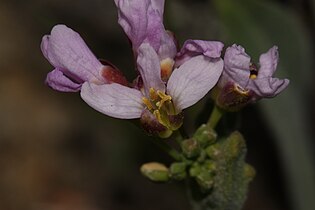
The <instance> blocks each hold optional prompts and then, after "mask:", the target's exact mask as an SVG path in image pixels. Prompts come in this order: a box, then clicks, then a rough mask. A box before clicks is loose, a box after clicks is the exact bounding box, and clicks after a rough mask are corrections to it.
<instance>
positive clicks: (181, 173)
mask: <svg viewBox="0 0 315 210" xmlns="http://www.w3.org/2000/svg"><path fill="white" fill-rule="evenodd" d="M186 166H187V165H186V164H185V163H182V162H178V163H173V164H172V165H171V166H170V174H171V177H172V178H173V179H175V180H183V179H185V178H186V176H187V172H186Z"/></svg>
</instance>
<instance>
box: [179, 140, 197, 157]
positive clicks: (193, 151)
mask: <svg viewBox="0 0 315 210" xmlns="http://www.w3.org/2000/svg"><path fill="white" fill-rule="evenodd" d="M181 148H182V151H183V154H184V155H185V156H186V157H187V158H193V157H196V156H198V155H199V153H200V146H199V143H198V141H196V140H195V139H194V138H191V139H186V140H184V141H182V143H181Z"/></svg>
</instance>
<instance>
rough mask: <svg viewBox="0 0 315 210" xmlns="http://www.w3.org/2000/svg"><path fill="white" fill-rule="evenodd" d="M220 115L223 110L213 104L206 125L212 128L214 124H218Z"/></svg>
mask: <svg viewBox="0 0 315 210" xmlns="http://www.w3.org/2000/svg"><path fill="white" fill-rule="evenodd" d="M222 115H223V110H222V109H220V108H219V107H217V106H214V107H213V110H212V113H211V115H210V117H209V120H208V123H207V125H208V126H209V127H210V128H213V129H214V128H215V127H216V125H217V124H218V122H219V120H220V119H221V117H222Z"/></svg>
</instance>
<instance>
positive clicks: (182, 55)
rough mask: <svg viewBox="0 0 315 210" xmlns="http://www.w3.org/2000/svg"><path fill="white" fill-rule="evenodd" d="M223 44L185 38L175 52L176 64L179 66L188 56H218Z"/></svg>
mask: <svg viewBox="0 0 315 210" xmlns="http://www.w3.org/2000/svg"><path fill="white" fill-rule="evenodd" d="M223 47H224V45H223V43H222V42H218V41H204V40H187V41H185V43H184V45H183V47H182V49H181V50H180V52H179V53H178V54H177V57H176V64H175V65H176V66H180V65H181V64H183V63H185V62H186V61H187V60H189V59H190V58H192V57H194V56H197V55H204V56H207V57H209V58H219V57H220V56H221V51H222V49H223Z"/></svg>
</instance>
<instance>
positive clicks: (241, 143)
mask: <svg viewBox="0 0 315 210" xmlns="http://www.w3.org/2000/svg"><path fill="white" fill-rule="evenodd" d="M227 141H228V144H229V146H228V150H229V151H227V152H228V154H227V156H228V157H230V158H238V157H239V156H240V155H241V154H242V153H244V152H245V150H246V145H245V140H244V138H243V136H242V134H241V133H240V132H238V131H234V132H233V133H231V135H230V136H229V137H228V138H227Z"/></svg>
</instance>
